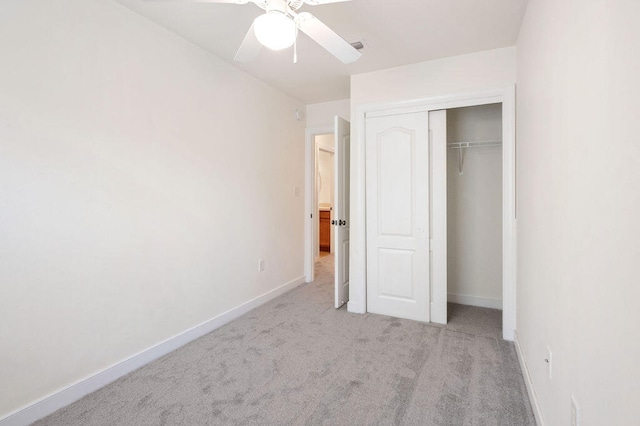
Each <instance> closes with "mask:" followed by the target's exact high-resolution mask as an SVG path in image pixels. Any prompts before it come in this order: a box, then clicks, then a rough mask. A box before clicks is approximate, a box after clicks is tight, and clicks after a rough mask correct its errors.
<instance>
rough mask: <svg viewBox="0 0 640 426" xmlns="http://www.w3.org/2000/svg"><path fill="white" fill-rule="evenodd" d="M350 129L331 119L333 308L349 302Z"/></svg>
mask: <svg viewBox="0 0 640 426" xmlns="http://www.w3.org/2000/svg"><path fill="white" fill-rule="evenodd" d="M350 129H351V126H350V125H349V122H348V121H347V120H344V119H342V118H340V117H338V116H336V117H335V135H334V140H335V155H334V157H333V159H334V162H335V163H334V170H335V180H334V183H335V190H334V194H335V197H336V200H335V202H336V204H335V209H334V215H333V217H334V219H333V222H334V223H333V224H332V225H333V229H334V230H335V234H334V241H335V244H336V249H335V259H336V260H335V306H336V308H339V307H340V306H342V305H344V304H345V303H347V301H348V300H349V226H350V218H349V165H350V162H349V158H350V156H349V152H350V151H349V150H350V140H351V139H350V138H351V136H350V132H351V130H350Z"/></svg>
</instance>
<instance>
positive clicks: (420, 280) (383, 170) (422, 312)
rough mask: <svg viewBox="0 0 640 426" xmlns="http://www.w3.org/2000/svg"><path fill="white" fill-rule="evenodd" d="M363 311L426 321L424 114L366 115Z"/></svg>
mask: <svg viewBox="0 0 640 426" xmlns="http://www.w3.org/2000/svg"><path fill="white" fill-rule="evenodd" d="M365 149H366V208H367V210H366V211H367V224H366V229H367V311H368V312H373V313H378V314H383V315H390V316H394V317H400V318H407V319H412V320H417V321H424V322H428V321H429V223H430V220H429V116H428V113H427V112H417V113H410V114H399V115H392V116H384V117H373V118H370V117H367V120H366V147H365Z"/></svg>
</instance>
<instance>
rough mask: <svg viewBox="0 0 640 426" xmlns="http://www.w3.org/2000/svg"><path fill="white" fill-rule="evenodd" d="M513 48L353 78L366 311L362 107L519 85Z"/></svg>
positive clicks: (354, 197) (359, 303)
mask: <svg viewBox="0 0 640 426" xmlns="http://www.w3.org/2000/svg"><path fill="white" fill-rule="evenodd" d="M515 79H516V50H515V48H513V47H510V48H504V49H497V50H490V51H485V52H479V53H474V54H470V55H462V56H456V57H452V58H445V59H439V60H435V61H428V62H422V63H419V64H413V65H407V66H403V67H398V68H391V69H386V70H382V71H376V72H371V73H366V74H359V75H354V76H352V77H351V117H352V119H353V120H352V121H353V122H352V125H351V140H352V141H353V142H352V143H351V244H350V247H351V251H350V260H349V262H350V270H349V271H350V286H349V288H350V290H349V305H348V308H349V310H350V311H352V312H364V311H365V304H366V299H365V297H364V296H365V294H366V293H365V291H366V289H365V271H366V258H365V254H366V245H365V241H366V240H365V199H364V191H365V184H364V183H365V173H364V171H365V168H364V164H363V163H362V161H361V160H362V159H363V158H364V147H363V146H362V145H361V144H360V143H358V141H359V136H358V128H359V126H360V123H358V120H359V117H358V115H357V111H358V109H360V108H363V107H364V106H371V105H380V104H386V103H391V102H403V101H408V100H415V99H425V98H432V97H437V96H441V95H447V94H453V93H460V92H466V91H472V90H478V89H482V88H488V87H492V88H493V87H499V86H505V85H508V84H514V83H515Z"/></svg>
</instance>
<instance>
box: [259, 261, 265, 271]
mask: <svg viewBox="0 0 640 426" xmlns="http://www.w3.org/2000/svg"><path fill="white" fill-rule="evenodd" d="M262 271H264V259H259V260H258V272H262Z"/></svg>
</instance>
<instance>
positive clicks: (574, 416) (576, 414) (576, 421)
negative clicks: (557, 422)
mask: <svg viewBox="0 0 640 426" xmlns="http://www.w3.org/2000/svg"><path fill="white" fill-rule="evenodd" d="M579 425H580V410H579V409H578V403H577V402H576V397H575V395H571V426H579Z"/></svg>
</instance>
